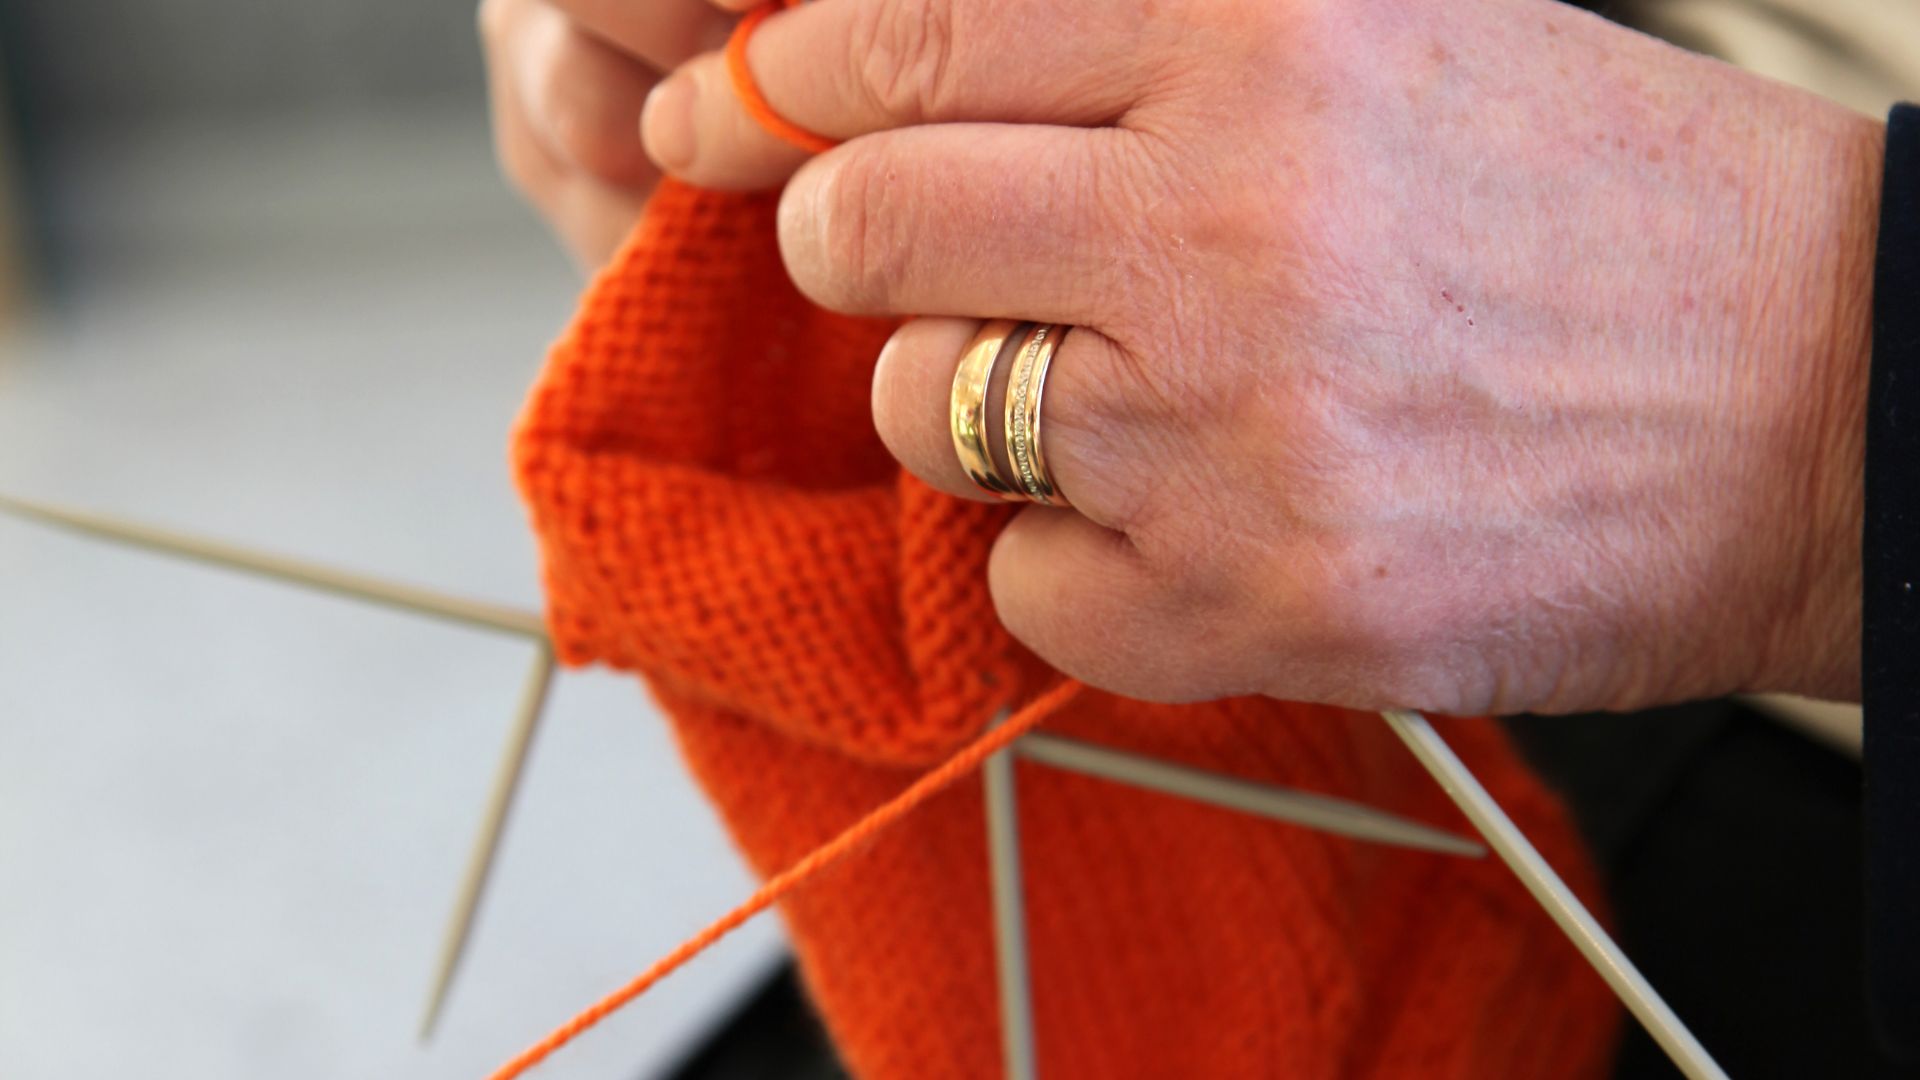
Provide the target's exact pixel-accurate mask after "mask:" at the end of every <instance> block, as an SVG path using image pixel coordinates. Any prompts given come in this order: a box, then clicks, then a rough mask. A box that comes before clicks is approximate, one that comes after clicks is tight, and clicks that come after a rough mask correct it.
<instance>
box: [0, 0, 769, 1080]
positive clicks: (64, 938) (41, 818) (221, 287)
mask: <svg viewBox="0 0 1920 1080" xmlns="http://www.w3.org/2000/svg"><path fill="white" fill-rule="evenodd" d="M0 4H4V6H0V19H4V23H0V35H3V36H0V42H3V43H4V46H5V53H6V55H7V56H8V57H9V59H10V60H11V61H12V62H13V63H12V66H11V68H10V69H9V71H8V74H9V76H10V80H11V81H12V82H13V83H14V86H15V89H16V90H17V91H24V93H22V94H21V95H20V97H21V99H22V101H21V103H22V104H23V105H24V106H26V107H27V109H28V114H29V115H28V117H27V119H28V120H29V121H30V129H31V133H32V136H33V139H32V142H31V144H30V147H29V148H30V150H31V152H32V154H33V161H32V164H33V170H32V171H33V175H34V179H35V181H36V183H35V185H34V191H35V193H36V196H37V198H36V201H35V204H34V207H33V214H34V218H33V223H34V225H35V226H37V232H38V234H39V236H40V237H41V240H42V242H43V244H44V250H43V254H44V256H45V260H44V262H43V263H42V267H41V269H42V272H43V275H44V276H43V278H42V285H43V288H42V290H41V292H40V300H41V303H40V305H39V306H38V307H37V308H36V309H34V310H31V311H29V312H28V313H27V315H26V317H25V318H24V319H23V320H20V321H17V322H15V323H14V324H12V325H11V326H4V327H0V491H6V492H11V493H15V494H18V495H22V496H28V497H34V498H40V499H46V500H52V501H58V502H62V503H66V504H69V505H73V506H76V507H81V508H85V509H89V510H95V511H104V512H109V513H114V514H119V515H121V516H124V517H127V518H131V519H135V520H140V521H145V522H150V523H154V524H159V525H163V526H167V527H170V528H174V529H179V530H183V531H189V532H194V533H199V534H203V535H207V536H211V537H215V538H219V539H222V540H227V541H232V542H237V543H242V544H247V545H252V546H256V547H260V548H265V549H269V550H273V551H277V552H283V553H286V554H291V555H296V556H300V557H304V558H308V559H312V560H316V561H321V562H326V563H329V564H332V565H336V566H340V567H344V568H347V569H351V570H356V571H361V572H365V573H371V574H376V575H380V576H383V577H387V578H391V579H396V580H399V581H404V582H409V583H413V584H417V585H424V586H429V587H433V588H437V589H441V590H445V591H448V592H453V593H457V594H460V595H465V596H472V597H475V598H480V599H487V600H492V601H495V602H500V603H509V604H515V605H519V606H523V607H528V608H532V607H536V606H537V605H538V604H539V602H540V596H539V586H538V573H537V565H536V559H535V552H534V549H533V544H532V541H531V539H530V537H529V535H528V532H527V529H526V525H525V520H524V516H523V514H522V511H521V508H520V506H519V503H518V499H517V497H516V495H515V494H514V492H513V490H512V488H511V485H510V483H509V480H508V476H507V470H506V462H505V447H506V440H507V432H508V429H509V426H510V425H511V423H512V419H513V417H514V414H515V412H516V410H517V408H518V406H519V402H520V400H521V398H522V396H523V394H524V393H525V389H526V387H527V385H528V383H529V382H530V381H531V380H532V378H533V376H534V374H535V372H536V371H537V369H538V366H539V364H540V362H541V359H542V355H543V352H544V349H545V346H546V343H547V342H548V341H549V340H551V338H552V336H553V335H554V334H555V333H556V332H557V331H558V329H559V328H560V327H561V326H562V325H563V324H564V322H565V320H566V318H567V316H568V314H569V311H570V309H571V307H572V304H573V301H574V297H575V296H576V295H577V292H578V290H579V289H580V287H581V282H580V279H579V277H578V275H577V274H576V272H575V271H574V270H573V268H572V267H571V266H569V265H568V264H567V262H566V260H565V259H564V258H563V257H562V256H561V255H560V253H559V251H558V250H557V249H556V248H555V246H554V245H553V243H552V242H551V240H550V239H549V238H548V237H547V235H546V234H545V231H544V230H543V229H542V228H541V227H540V226H539V225H538V224H537V223H536V222H534V221H533V219H532V218H531V216H530V215H529V214H528V213H527V212H526V211H525V210H524V209H523V208H522V207H521V206H520V205H519V204H518V202H517V201H516V200H515V199H514V198H513V197H512V196H511V194H510V193H509V192H508V191H507V190H506V188H505V186H504V185H503V183H502V182H501V181H500V180H499V178H498V177H497V175H496V173H495V170H494V167H493V161H492V153H491V149H490V147H489V145H488V142H487V126H486V117H485V112H484V108H483V103H482V100H481V92H480V63H479V58H478V46H477V43H476V40H475V35H474V31H473V16H472V12H471V11H470V9H469V7H468V5H466V4H465V3H448V2H445V0H407V2H405V3H398V4H375V3H367V2H364V0H329V2H326V3H312V2H301V3H294V2H290V0H161V2H152V0H145V2H132V0H24V2H23V0H0ZM23 58H24V61H25V62H22V61H23ZM530 658H531V657H530V649H529V647H528V646H527V645H525V644H524V643H521V642H518V641H514V640H512V639H508V638H502V637H497V636H494V635H490V634H486V633H478V632H473V631H469V630H463V629H459V628H450V627H446V626H442V625H439V624H437V623H434V622H432V621H428V620H424V619H420V618H415V617H409V616H405V615H397V614H394V613H391V612H387V611H383V610H379V609H372V608H368V607H365V606H363V605H358V604H353V603H349V602H344V601H341V600H337V599H332V598H328V597H321V596H315V595H311V594H308V593H304V592H301V591H299V590H295V589H290V588H287V587H285V586H281V585H276V584H271V583H266V582H261V581H257V580H253V579H249V578H244V577H236V576H233V575H231V574H226V573H222V572H220V571H216V570H210V569H207V568H204V567H200V566H194V565H187V564H181V563H177V562H172V561H169V560H166V559H162V558H157V557H154V556H152V555H147V554H142V553H138V552H133V551H128V550H123V549H120V548H115V547H112V546H108V545H104V544H101V543H98V542H95V541H89V540H84V539H78V538H74V537H71V536H67V535H63V534H60V533H55V532H50V531H47V530H45V529H42V528H40V527H37V526H33V525H29V524H24V523H21V522H17V521H13V520H10V519H7V518H4V517H0V1077H5V1078H6V1080H124V1078H126V1077H153V1078H158V1080H176V1078H178V1080H189V1078H191V1080H258V1078H262V1077H273V1078H275V1080H305V1078H313V1080H323V1078H325V1080H331V1078H339V1077H353V1078H356V1080H358V1078H388V1077H393V1078H398V1077H409V1078H415V1077H419V1078H429V1080H435V1078H446V1080H453V1078H460V1080H471V1078H472V1077H476V1076H480V1075H485V1073H486V1072H487V1071H489V1070H490V1069H491V1068H492V1067H494V1066H496V1065H498V1064H499V1063H500V1062H502V1061H504V1060H505V1059H506V1058H507V1057H508V1056H510V1055H511V1054H513V1053H514V1052H517V1051H518V1050H519V1049H520V1048H521V1047H522V1046H524V1045H526V1044H527V1043H528V1042H530V1041H532V1040H533V1039H534V1038H537V1037H538V1036H539V1035H541V1034H543V1033H544V1032H545V1031H546V1030H547V1029H549V1028H550V1027H551V1026H553V1025H554V1024H557V1023H558V1022H559V1021H561V1020H563V1019H565V1018H566V1017H567V1016H568V1015H570V1014H571V1013H572V1012H573V1011H575V1010H576V1009H578V1008H580V1007H582V1006H584V1005H585V1004H587V1003H589V1002H591V1001H592V1000H594V999H596V998H597V997H599V996H600V995H601V994H603V993H605V992H606V991H607V990H609V989H611V988H612V987H614V986H617V985H618V984H620V983H621V982H623V981H625V980H626V979H627V978H629V977H630V976H631V975H632V974H633V973H635V972H636V971H638V970H639V969H640V968H642V967H644V966H645V965H646V964H648V963H649V962H651V961H652V960H653V959H654V958H656V957H657V956H658V955H660V954H661V953H663V952H665V951H666V950H667V949H669V948H671V947H672V946H673V945H675V944H677V943H678V942H679V941H680V940H681V939H682V938H684V937H685V936H687V935H689V934H691V933H692V932H694V931H695V930H697V929H699V928H700V927H701V926H702V925H704V924H705V923H706V922H707V921H708V920H710V919H711V918H712V917H714V916H715V915H717V914H719V913H720V912H722V911H724V910H726V909H727V908H728V907H730V906H731V905H732V904H733V903H734V902H736V901H737V900H738V899H740V898H741V897H742V896H744V895H745V894H746V892H747V891H749V889H750V888H751V884H752V882H751V881H750V879H749V875H748V874H747V873H746V871H745V870H744V868H743V867H742V866H741V864H740V862H739V860H738V859H737V857H736V856H735V854H734V852H733V851H732V849H731V847H730V845H729V844H728V842H727V841H726V839H725V837H724V835H723V834H722V832H721V830H720V828H719V826H718V825H717V823H716V822H715V821H714V820H713V817H712V815H711V813H710V811H709V810H708V808H707V806H706V805H705V803H704V801H703V800H702V799H701V797H700V796H699V793H698V792H697V791H696V790H695V789H694V787H693V785H692V783H691V782H690V781H689V779H688V778H687V777H686V775H685V773H684V771H683V769H682V768H681V765H680V763H679V761H678V758H677V755H676V753H675V750H674V747H673V745H672V740H671V737H670V735H669V733H668V731H667V729H666V727H665V725H664V723H663V722H662V721H661V720H660V718H659V717H658V716H657V715H656V714H655V712H654V711H653V709H652V707H651V705H650V704H649V703H648V700H647V698H646V695H645V693H644V691H643V690H642V688H641V687H640V686H639V685H638V683H637V682H636V681H635V680H634V679H632V678H631V677H629V676H624V675H616V674H610V673H604V672H600V673H591V672H590V673H569V674H566V675H564V676H563V677H562V678H561V679H560V681H559V682H558V684H557V686H556V688H555V692H554V695H553V699H552V704H551V706H550V709H549V713H548V716H547V721H546V724H545V727H544V729H543V731H542V733H541V736H540V738H539V741H538V743H537V745H536V747H535V753H534V758H533V761H532V764H531V767H530V771H529V773H528V775H527V776H526V778H525V782H524V786H523V788H522V792H521V798H520V801H519V809H518V811H517V813H516V815H515V819H514V823H513V827H512V830H511V831H510V833H509V834H508V836H507V840H506V845H505V848H504V850H503V852H502V854H501V861H500V866H499V877H498V880H497V883H496V886H495V889H494V891H493V892H492V894H491V895H490V898H489V901H488V904H487V906H486V907H485V909H484V910H483V912H482V915H481V921H480V924H479V926H478V929H477V934H476V937H475V940H474V945H473V951H472V953H471V955H470V958H469V960H468V963H467V965H466V967H465V969H464V970H463V972H462V975H461V979H460V982H459V983H458V985H457V986H456V987H455V990H454V993H453V996H452V999H451V1001H450V1002H449V1006H448V1011H447V1013H446V1015H445V1019H444V1022H443V1026H442V1030H441V1032H440V1034H439V1037H438V1038H437V1039H436V1040H435V1041H434V1043H432V1044H431V1045H430V1046H427V1047H420V1046H418V1045H416V1044H415V1042H414V1030H415V1026H416V1024H417V1022H418V1017H419V1010H420V1007H421V1005H422V1003H423V999H424V995H425V993H426V990H427V984H428V975H429V972H430V970H431V966H432V961H433V958H434V954H435V951H436V949H437V947H438V940H439V934H440V929H441V925H442V921H443V919H444V917H445V915H446V914H447V912H448V910H449V908H450V906H451V902H452V898H453V892H454V887H455V884H456V882H457V880H458V877H459V873H460V869H461V866H462V863H463V861H464V859H465V853H466V849H467V845H468V843H469V841H470V839H471V837H472V833H473V829H474V826H475V825H476V823H477V820H478V817H479V813H480V807H481V800H482V797H483V794H484V792H485V790H486V787H487V784H488V781H489V779H490V778H491V775H492V772H493V769H494V762H495V759H496V756H497V753H498V751H499V749H500V747H501V744H502V743H503V741H504V737H505V733H506V727H507V722H508V718H509V714H510V713H511V711H512V708H513V704H514V700H515V698H516V697H517V695H518V693H519V686H520V683H521V681H522V679H523V677H524V674H525V671H526V667H527V665H528V663H529V661H530ZM781 955H782V945H781V943H780V937H779V931H778V927H777V925H776V924H775V923H773V922H772V921H770V920H761V921H759V922H756V923H754V924H752V925H750V926H749V927H748V928H747V929H746V930H745V931H743V932H742V934H741V936H740V937H739V938H738V939H737V940H735V941H733V942H730V943H729V944H727V945H725V946H723V947H722V949H721V950H720V951H719V952H718V953H716V954H715V955H712V956H709V957H705V958H703V959H702V960H701V961H700V962H699V963H697V964H695V965H693V966H692V967H691V968H689V969H688V970H687V971H686V972H684V973H683V974H682V975H680V976H678V977H676V978H675V979H673V980H671V981H670V982H669V983H668V984H666V985H664V986H662V987H661V988H660V990H659V991H657V992H656V993H655V994H653V995H650V996H649V997H648V998H647V999H646V1000H644V1001H643V1002H641V1003H640V1004H639V1005H637V1006H635V1007H633V1008H631V1009H629V1010H627V1011H625V1012H623V1013H622V1014H621V1015H619V1016H618V1017H616V1018H615V1019H614V1020H612V1021H611V1022H610V1023H609V1024H608V1025H607V1027H606V1029H605V1030H603V1031H600V1032H597V1033H595V1034H594V1035H593V1036H591V1037H589V1038H588V1039H586V1040H584V1041H583V1042H582V1043H581V1044H580V1045H579V1046H577V1047H576V1048H572V1049H569V1050H568V1051H567V1052H566V1053H565V1054H564V1055H562V1056H560V1057H558V1058H556V1059H555V1060H554V1061H553V1063H552V1064H551V1066H550V1067H548V1068H547V1069H546V1070H544V1071H543V1072H542V1076H543V1077H552V1078H556V1080H563V1078H595V1080H599V1078H607V1080H613V1078H620V1080H626V1078H635V1077H646V1076H658V1075H661V1074H662V1073H663V1072H665V1071H666V1070H668V1069H670V1068H671V1067H672V1065H673V1063H674V1062H676V1061H677V1060H679V1059H680V1058H681V1056H682V1055H683V1054H684V1053H686V1052H687V1050H688V1049H689V1048H690V1047H691V1046H693V1045H694V1044H695V1043H697V1042H698V1041H699V1040H700V1039H701V1038H702V1037H703V1036H704V1035H705V1033H706V1032H707V1031H708V1030H710V1028H711V1026H712V1025H713V1024H714V1023H715V1022H716V1021H718V1020H719V1019H721V1018H722V1017H724V1016H725V1015H726V1014H727V1013H728V1012H729V1010H730V1009H731V1008H732V1007H733V1006H734V1004H735V1003H736V1002H737V1001H739V1000H740V998H741V997H742V995H743V994H744V993H746V992H747V991H749V990H751V989H752V988H753V987H754V986H755V985H756V984H757V983H758V981H759V980H760V978H761V977H762V975H763V974H764V973H765V972H766V971H768V970H769V969H770V968H771V967H772V966H773V965H774V964H777V963H778V962H779V960H780V957H781Z"/></svg>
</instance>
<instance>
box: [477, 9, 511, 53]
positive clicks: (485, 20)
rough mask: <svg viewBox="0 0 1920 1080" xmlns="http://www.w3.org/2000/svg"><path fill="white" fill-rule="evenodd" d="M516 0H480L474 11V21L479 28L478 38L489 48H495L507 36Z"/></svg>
mask: <svg viewBox="0 0 1920 1080" xmlns="http://www.w3.org/2000/svg"><path fill="white" fill-rule="evenodd" d="M517 2H518V0H480V6H479V8H478V9H477V10H476V11H475V12H474V23H475V25H476V27H477V28H478V30H479V33H480V40H481V41H482V42H484V43H485V44H486V45H488V46H489V47H490V48H497V47H499V44H500V43H501V42H502V41H504V40H505V39H506V37H507V33H508V28H509V27H510V26H511V25H512V22H513V8H514V5H515V4H516V3H517Z"/></svg>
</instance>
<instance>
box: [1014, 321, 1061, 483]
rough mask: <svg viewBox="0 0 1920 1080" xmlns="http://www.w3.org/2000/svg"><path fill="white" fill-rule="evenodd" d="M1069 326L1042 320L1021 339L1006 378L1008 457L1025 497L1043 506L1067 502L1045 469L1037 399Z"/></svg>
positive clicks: (1040, 395) (1045, 457)
mask: <svg viewBox="0 0 1920 1080" xmlns="http://www.w3.org/2000/svg"><path fill="white" fill-rule="evenodd" d="M1071 329H1073V328H1072V327H1071V326H1063V325H1061V324H1058V323H1044V324H1041V325H1039V326H1035V327H1034V328H1033V329H1032V330H1031V331H1029V332H1028V334H1027V337H1026V340H1025V341H1023V342H1022V343H1021V348H1020V352H1019V354H1018V359H1016V360H1015V361H1014V365H1013V372H1012V374H1011V375H1009V376H1008V379H1007V408H1006V414H1007V416H1006V429H1007V459H1008V461H1009V462H1010V463H1011V464H1012V466H1013V472H1014V478H1015V479H1016V480H1017V481H1019V484H1020V487H1021V489H1022V490H1023V491H1024V492H1025V493H1026V496H1027V498H1029V499H1032V500H1033V501H1034V502H1037V503H1039V504H1040V505H1042V506H1066V505H1067V500H1066V497H1065V496H1063V495H1061V494H1060V487H1059V485H1058V484H1055V483H1054V482H1053V474H1052V473H1051V472H1049V471H1048V469H1047V455H1046V452H1045V450H1044V449H1043V448H1042V445H1041V438H1040V402H1041V398H1042V397H1043V396H1044V395H1045V393H1046V389H1047V367H1048V365H1050V364H1051V363H1052V362H1053V354H1054V352H1055V350H1057V349H1059V348H1060V342H1061V341H1063V340H1065V339H1066V336H1067V331H1069V330H1071Z"/></svg>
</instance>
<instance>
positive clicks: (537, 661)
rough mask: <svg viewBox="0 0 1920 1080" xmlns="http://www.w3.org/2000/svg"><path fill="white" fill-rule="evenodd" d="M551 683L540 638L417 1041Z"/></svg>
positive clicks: (466, 932) (496, 846)
mask: <svg viewBox="0 0 1920 1080" xmlns="http://www.w3.org/2000/svg"><path fill="white" fill-rule="evenodd" d="M552 685H553V646H552V645H550V644H548V643H547V642H546V641H545V640H544V639H543V640H542V641H541V642H540V643H539V645H538V646H537V647H536V648H535V650H534V656H533V669H532V670H531V671H529V672H528V673H527V683H526V687H525V688H524V689H523V690H522V691H521V692H520V707H519V709H518V710H517V711H516V712H515V713H514V716H513V726H512V727H511V728H510V729H509V730H508V732H507V745H506V749H505V750H504V751H502V753H501V756H500V765H499V769H498V771H497V772H496V773H495V775H494V780H493V790H492V791H491V792H490V793H489V794H488V796H487V808H486V811H485V813H484V814H483V815H482V816H481V819H480V832H479V834H478V835H477V836H476V837H474V841H473V851H472V853H471V854H469V855H468V856H467V870H466V874H465V875H464V876H463V877H462V878H461V880H460V893H459V896H458V897H457V898H456V899H455V901H454V905H453V915H452V916H451V917H450V918H449V919H448V922H447V928H446V931H445V934H444V936H443V937H442V939H441V942H440V962H439V964H438V966H436V967H435V969H434V973H433V988H432V989H431V990H430V991H429V992H428V994H427V1008H426V1012H425V1013H423V1014H422V1015H421V1018H420V1041H421V1042H426V1041H427V1040H428V1039H430V1038H432V1037H433V1029H434V1025H435V1024H437V1023H438V1022H439V1020H440V1011H441V1009H442V1007H444V1006H445V1005H446V1000H447V991H448V989H449V988H450V987H452V985H453V976H454V973H455V972H457V971H458V970H459V968H460V961H461V959H462V958H464V957H465V955H466V951H467V942H468V940H469V939H470V938H471V937H472V935H473V923H474V916H475V915H476V914H477V913H478V912H479V910H480V901H481V898H482V897H484V896H485V895H486V891H487V882H488V880H489V879H490V878H491V877H492V875H493V864H494V859H495V856H497V855H498V854H499V853H500V837H501V835H502V834H503V833H505V832H506V825H507V815H508V811H510V810H511V809H512V807H513V796H514V793H515V792H516V791H518V790H519V788H520V776H521V773H523V772H524V771H525V769H526V764H527V751H528V749H529V748H531V747H532V745H533V733H534V731H535V729H537V728H538V727H539V726H540V717H541V716H542V715H543V714H544V713H545V712H546V703H547V690H548V688H549V687H550V686H552Z"/></svg>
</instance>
